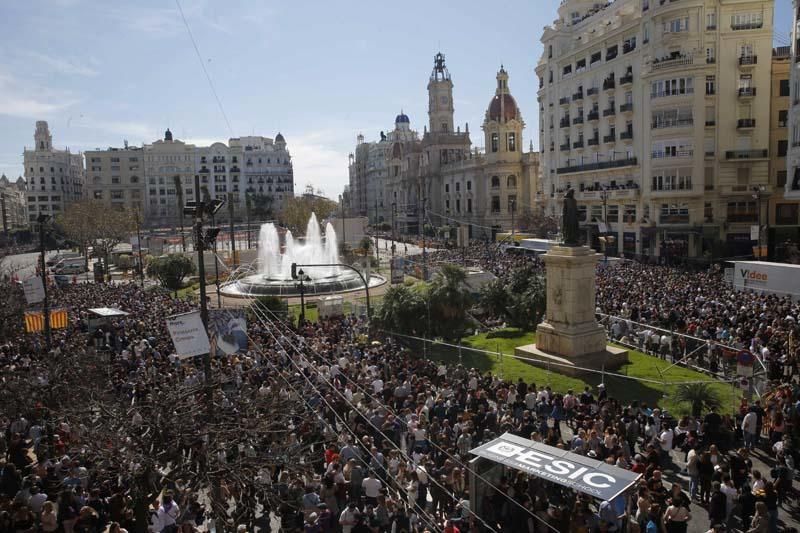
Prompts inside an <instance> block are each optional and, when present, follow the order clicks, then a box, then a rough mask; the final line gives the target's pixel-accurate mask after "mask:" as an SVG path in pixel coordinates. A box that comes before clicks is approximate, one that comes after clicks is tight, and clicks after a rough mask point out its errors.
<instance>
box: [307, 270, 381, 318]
mask: <svg viewBox="0 0 800 533" xmlns="http://www.w3.org/2000/svg"><path fill="white" fill-rule="evenodd" d="M299 267H305V268H313V267H340V268H347V269H350V270H352V271H353V272H355V273H356V274H357V275H358V277H359V278H361V281H362V283H364V290H365V291H366V294H367V318H368V319H369V318H370V317H371V316H372V308H371V307H370V304H369V283H368V282H367V278H365V277H364V274H363V273H362V272H361V271H360V270H359V269H357V268H356V267H354V266H353V265H346V264H344V263H315V264H308V265H299V264H297V263H292V279H298V278H299V277H300V276H302V275H303V271H302V270H297V269H298V268H299ZM306 281H308V280H306Z"/></svg>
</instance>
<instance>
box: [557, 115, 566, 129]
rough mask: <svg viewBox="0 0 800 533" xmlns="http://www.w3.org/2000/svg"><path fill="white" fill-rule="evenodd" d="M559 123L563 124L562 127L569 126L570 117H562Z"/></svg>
mask: <svg viewBox="0 0 800 533" xmlns="http://www.w3.org/2000/svg"><path fill="white" fill-rule="evenodd" d="M558 125H559V126H561V127H562V128H569V117H564V118H562V119H561V120H560V121H559V122H558Z"/></svg>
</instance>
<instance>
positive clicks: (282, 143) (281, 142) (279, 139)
mask: <svg viewBox="0 0 800 533" xmlns="http://www.w3.org/2000/svg"><path fill="white" fill-rule="evenodd" d="M275 146H277V147H278V149H280V150H284V149H285V148H286V139H284V138H283V135H282V134H281V133H280V132H278V134H277V135H276V136H275Z"/></svg>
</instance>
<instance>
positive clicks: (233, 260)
mask: <svg viewBox="0 0 800 533" xmlns="http://www.w3.org/2000/svg"><path fill="white" fill-rule="evenodd" d="M228 219H229V221H230V224H231V269H233V268H236V239H235V237H236V231H235V229H234V227H233V193H232V192H229V193H228ZM217 290H218V291H219V285H217ZM217 298H219V293H217Z"/></svg>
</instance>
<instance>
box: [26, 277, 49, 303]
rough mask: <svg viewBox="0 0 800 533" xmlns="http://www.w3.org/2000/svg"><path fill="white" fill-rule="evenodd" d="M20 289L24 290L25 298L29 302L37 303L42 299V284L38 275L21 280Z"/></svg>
mask: <svg viewBox="0 0 800 533" xmlns="http://www.w3.org/2000/svg"><path fill="white" fill-rule="evenodd" d="M22 290H23V291H25V300H26V301H27V302H28V303H29V304H38V303H39V302H43V301H44V285H42V278H40V277H39V276H35V277H32V278H28V279H25V280H22Z"/></svg>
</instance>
